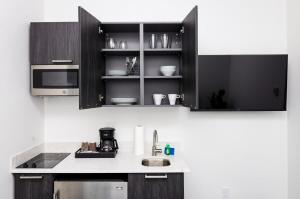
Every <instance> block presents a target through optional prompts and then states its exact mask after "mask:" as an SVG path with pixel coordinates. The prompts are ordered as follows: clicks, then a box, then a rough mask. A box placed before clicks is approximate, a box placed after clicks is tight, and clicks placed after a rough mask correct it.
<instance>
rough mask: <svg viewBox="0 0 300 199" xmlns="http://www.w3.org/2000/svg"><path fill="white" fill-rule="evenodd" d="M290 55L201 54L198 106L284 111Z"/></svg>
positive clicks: (206, 108) (202, 108)
mask: <svg viewBox="0 0 300 199" xmlns="http://www.w3.org/2000/svg"><path fill="white" fill-rule="evenodd" d="M287 62H288V56H287V55H199V57H198V64H199V69H198V71H199V76H198V77H199V79H198V91H199V110H200V111H201V110H202V111H213V110H216V111H218V110H219V111H220V110H224V111H226V110H228V111H285V110H286V90H287Z"/></svg>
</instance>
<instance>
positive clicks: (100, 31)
mask: <svg viewBox="0 0 300 199" xmlns="http://www.w3.org/2000/svg"><path fill="white" fill-rule="evenodd" d="M98 33H99V34H100V35H101V34H103V30H102V29H101V26H99V27H98Z"/></svg>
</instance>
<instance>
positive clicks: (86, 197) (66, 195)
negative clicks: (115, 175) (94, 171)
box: [53, 181, 127, 199]
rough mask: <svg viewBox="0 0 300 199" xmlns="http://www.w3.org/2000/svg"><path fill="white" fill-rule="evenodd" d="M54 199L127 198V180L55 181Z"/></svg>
mask: <svg viewBox="0 0 300 199" xmlns="http://www.w3.org/2000/svg"><path fill="white" fill-rule="evenodd" d="M53 199H127V182H124V181H55V182H54V194H53Z"/></svg>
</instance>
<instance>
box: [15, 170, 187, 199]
mask: <svg viewBox="0 0 300 199" xmlns="http://www.w3.org/2000/svg"><path fill="white" fill-rule="evenodd" d="M14 179H15V181H14V182H15V186H14V189H15V199H53V196H54V184H55V182H63V181H69V182H71V181H74V182H77V181H98V180H100V181H101V180H103V179H104V180H112V181H117V182H120V181H124V182H128V185H127V193H128V199H184V174H183V173H157V174H155V173H151V174H145V173H134V174H127V173H121V174H76V173H73V174H72V173H69V174H14ZM91 186H93V185H91ZM55 193H56V192H55Z"/></svg>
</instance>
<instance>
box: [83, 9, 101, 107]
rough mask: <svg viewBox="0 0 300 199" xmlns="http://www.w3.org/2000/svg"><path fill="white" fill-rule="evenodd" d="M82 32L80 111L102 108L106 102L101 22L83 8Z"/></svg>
mask: <svg viewBox="0 0 300 199" xmlns="http://www.w3.org/2000/svg"><path fill="white" fill-rule="evenodd" d="M78 14H79V31H80V37H79V39H80V64H79V109H87V108H95V107H100V106H101V105H102V102H105V99H104V97H105V90H104V85H102V83H101V75H102V74H103V71H104V59H103V57H102V56H101V54H100V52H101V49H102V48H104V45H105V42H104V39H103V38H104V36H103V34H101V33H100V31H99V27H100V25H101V22H100V21H98V19H96V18H95V17H94V16H93V15H91V14H90V13H88V12H87V11H86V10H84V9H83V8H81V7H79V8H78Z"/></svg>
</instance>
